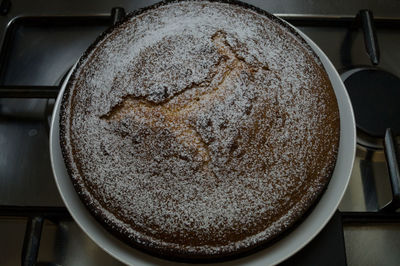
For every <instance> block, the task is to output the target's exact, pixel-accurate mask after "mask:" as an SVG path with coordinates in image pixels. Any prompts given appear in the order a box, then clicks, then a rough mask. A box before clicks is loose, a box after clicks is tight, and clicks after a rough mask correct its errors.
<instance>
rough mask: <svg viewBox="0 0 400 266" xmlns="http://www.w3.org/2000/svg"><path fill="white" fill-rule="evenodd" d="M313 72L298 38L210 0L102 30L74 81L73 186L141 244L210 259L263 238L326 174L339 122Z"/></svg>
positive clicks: (317, 189)
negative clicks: (102, 37) (208, 256)
mask: <svg viewBox="0 0 400 266" xmlns="http://www.w3.org/2000/svg"><path fill="white" fill-rule="evenodd" d="M321 69H322V70H321ZM321 71H323V68H322V65H321V64H320V63H319V59H318V58H316V57H315V56H314V54H313V53H312V52H310V51H309V49H308V48H307V47H306V46H304V43H303V42H302V40H300V39H299V37H298V36H297V35H295V34H293V33H291V32H289V31H287V29H286V28H285V27H284V26H282V25H280V24H279V23H277V22H276V21H272V20H270V19H269V18H267V17H265V16H263V15H260V14H258V13H256V12H255V11H251V10H248V9H243V8H242V7H240V6H235V5H230V4H224V3H218V2H213V3H210V2H205V1H202V2H197V1H196V2H191V1H188V2H179V3H172V4H168V5H165V6H161V7H159V8H157V9H150V10H148V11H145V12H144V13H142V14H140V15H138V16H135V17H132V18H130V19H129V20H128V21H127V22H125V23H123V24H122V25H121V26H119V27H118V28H117V30H114V31H113V32H111V33H109V34H108V35H106V37H105V38H104V39H103V40H101V41H100V42H99V43H98V44H97V45H96V47H95V48H94V49H92V50H91V51H90V53H89V54H88V55H87V56H86V58H85V60H84V61H83V62H82V63H81V65H80V67H79V68H78V70H77V72H76V78H75V80H74V81H73V82H72V83H71V90H72V91H73V98H72V99H71V100H70V102H71V106H73V113H71V114H69V112H66V113H65V114H64V115H66V114H67V115H70V120H68V121H70V124H69V130H68V132H67V133H66V134H67V135H68V136H66V137H65V139H67V141H70V142H71V143H70V145H71V146H72V147H73V148H72V149H71V150H73V152H74V153H73V163H75V164H79V168H80V170H79V171H78V170H77V166H76V165H75V166H72V167H73V168H74V170H73V171H72V172H73V173H74V174H75V175H76V176H74V175H73V176H72V177H73V178H74V179H75V180H76V182H77V183H79V184H80V185H81V186H84V187H85V189H82V190H81V191H80V192H81V193H82V194H84V197H85V198H86V199H90V201H91V202H90V203H89V205H91V206H98V208H100V209H99V210H97V212H99V213H100V212H101V215H100V216H103V217H105V222H106V223H108V224H109V225H110V226H111V227H114V228H116V230H119V231H120V232H123V233H124V234H126V235H127V237H128V238H130V239H132V240H133V241H136V242H137V243H138V244H139V245H140V244H141V243H142V244H143V243H144V244H143V245H147V246H149V245H150V246H154V247H167V248H171V249H176V250H178V249H179V250H182V249H183V250H184V251H185V252H186V253H188V254H190V253H193V254H195V253H196V252H199V253H201V254H209V255H212V254H219V253H220V252H224V253H230V252H233V251H236V250H239V249H243V248H246V247H248V246H253V245H255V244H256V243H258V242H263V241H266V240H269V239H271V238H272V237H275V236H276V235H277V233H279V232H282V231H283V230H286V229H287V228H288V227H289V226H290V225H292V224H293V222H294V221H293V217H299V216H301V215H303V213H304V212H305V211H306V210H307V209H308V208H309V206H310V205H311V203H312V202H313V201H315V200H316V198H317V197H318V195H320V193H321V191H322V189H323V188H324V187H325V185H326V183H327V182H328V181H329V178H330V176H329V175H330V174H331V172H332V169H333V166H334V162H333V164H332V160H334V158H335V156H336V152H337V141H338V128H334V127H333V126H332V124H328V125H327V124H326V123H325V122H326V120H327V119H330V120H332V121H336V122H337V121H338V113H337V106H335V104H336V102H333V104H332V102H328V101H332V99H331V98H332V95H334V94H333V92H332V88H331V86H330V85H329V84H326V76H323V77H321V76H320V75H319V73H321ZM332 106H334V107H335V108H336V109H333V108H332ZM332 110H334V111H336V113H333V114H332ZM70 152H71V151H70ZM78 175H79V176H78ZM311 176H312V177H313V179H310V177H311ZM310 201H311V203H310ZM161 235H162V237H160V236H161ZM227 236H229V237H228V238H227ZM232 239H233V240H232ZM187 243H190V244H187Z"/></svg>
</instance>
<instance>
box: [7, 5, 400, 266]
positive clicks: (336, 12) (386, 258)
mask: <svg viewBox="0 0 400 266" xmlns="http://www.w3.org/2000/svg"><path fill="white" fill-rule="evenodd" d="M11 2H12V6H11V9H10V12H9V13H8V14H7V15H5V16H2V17H0V38H1V40H2V43H3V48H2V51H1V55H0V86H14V87H13V88H18V87H15V86H22V87H23V86H49V87H48V88H49V89H50V90H51V88H53V89H54V88H55V87H53V86H58V84H60V82H61V81H62V78H63V77H64V75H65V74H66V73H67V71H68V70H69V69H70V67H71V66H72V65H73V64H74V63H75V62H76V61H77V60H78V58H79V56H80V55H81V54H82V53H83V51H84V50H85V48H86V47H88V46H89V45H90V43H91V42H92V41H93V40H94V39H95V38H96V36H98V35H99V34H100V33H101V32H102V31H104V30H105V29H106V28H107V27H109V26H110V25H111V24H110V19H109V14H110V10H111V8H112V7H115V6H121V7H124V8H125V10H126V11H127V12H129V11H132V10H134V9H137V8H140V7H144V6H146V5H150V4H152V3H154V2H156V1H135V2H133V1H122V0H121V1H116V0H112V1H85V2H82V1H77V0H73V1H48V0H47V1H46V0H40V1H11ZM247 2H249V3H250V4H253V5H255V6H258V7H260V8H262V9H265V10H267V11H269V12H271V13H275V14H277V15H280V16H282V17H283V18H285V19H287V20H288V21H289V22H291V23H293V24H294V25H295V26H297V27H298V28H299V29H300V30H302V31H303V32H304V33H305V34H306V35H308V36H309V37H310V38H311V39H312V40H313V41H314V42H315V43H317V45H319V46H320V48H321V49H322V50H323V51H324V52H325V53H326V54H327V56H328V57H329V58H330V60H331V61H332V63H333V64H334V66H335V67H336V69H337V70H338V71H339V73H343V72H345V71H346V70H348V69H349V68H353V67H354V66H371V62H370V60H369V57H368V54H367V53H366V51H365V48H364V40H363V34H362V31H361V30H360V29H352V30H350V27H351V25H352V21H353V20H354V17H355V15H356V14H357V12H358V10H360V9H363V8H368V9H370V10H372V11H373V14H374V17H375V18H376V20H375V22H376V32H377V37H378V41H379V47H380V54H381V60H380V63H379V68H382V69H385V70H386V71H389V72H391V73H393V74H394V75H396V76H398V77H400V64H399V63H398V62H400V51H399V50H398V47H399V45H400V2H399V1H395V0H391V1H385V4H384V5H383V4H378V2H379V1H350V2H347V1H344V0H340V1H335V2H332V3H326V2H322V1H289V0H283V1H276V2H274V3H269V1H268V2H264V1H247ZM6 42H9V43H8V44H7V43H6ZM360 97H362V96H360ZM53 104H54V100H53V99H51V98H50V99H32V98H31V99H15V98H0V151H1V152H0V205H1V206H6V207H7V206H8V207H10V206H11V207H12V206H22V207H26V208H28V209H29V210H30V213H31V214H32V213H33V214H34V213H35V212H36V210H37V209H38V208H39V207H52V208H53V207H54V208H59V207H61V208H62V207H63V206H64V205H63V202H62V200H61V198H60V196H59V194H58V191H57V188H56V186H55V183H54V178H53V176H52V172H51V167H50V161H49V152H48V150H49V147H48V121H49V117H50V115H51V110H52V107H53ZM399 115H400V114H399ZM357 137H358V142H359V143H361V144H359V145H357V154H356V160H355V163H354V168H353V172H352V176H351V179H350V184H349V187H348V189H347V191H346V193H345V196H344V198H343V200H342V202H341V204H340V207H339V210H340V212H341V214H337V215H339V216H340V215H341V216H342V218H341V219H342V220H343V226H344V230H343V231H344V240H345V248H346V256H347V264H349V265H376V264H385V265H399V264H400V252H398V247H399V246H400V224H399V222H400V219H398V218H397V219H386V216H385V217H383V216H382V217H383V218H382V217H381V216H379V215H378V216H379V217H381V218H379V217H378V218H376V216H373V217H375V218H371V216H367V218H366V219H365V220H363V219H362V218H359V217H360V215H358V214H359V213H361V214H362V215H364V214H365V213H367V214H368V213H376V212H377V211H378V210H379V209H380V208H382V207H383V206H384V205H385V204H387V203H388V202H389V201H390V200H391V198H392V193H391V186H390V178H389V174H388V168H387V162H386V157H385V153H384V151H383V149H382V140H379V139H378V140H377V139H371V138H369V137H366V136H365V134H363V133H362V132H358V136H357ZM22 209H23V208H22ZM23 210H26V209H23ZM354 212H357V215H353V214H354ZM10 213H11V214H12V212H10ZM17 213H18V214H17V215H2V216H0V235H1V236H3V237H1V239H2V240H0V250H3V251H4V253H3V254H7V255H6V256H0V265H15V264H18V263H19V262H20V256H21V255H20V254H21V250H22V243H23V239H24V233H25V228H26V224H27V221H28V219H27V218H26V217H25V215H21V213H23V211H18V212H17ZM346 215H347V216H346ZM352 215H353V216H352ZM17 216H18V217H19V218H16V217H17ZM67 216H68V215H67ZM356 216H357V217H358V218H354V217H356ZM394 216H396V215H394ZM346 217H347V218H346ZM363 217H364V216H363ZM371 219H375V220H374V221H371ZM339 231H340V230H339ZM41 235H42V239H41V245H40V249H39V255H38V262H53V263H57V264H61V265H70V264H73V265H75V264H80V265H97V264H100V263H102V264H107V265H118V264H119V262H118V261H116V260H115V259H113V258H112V257H110V256H109V255H108V254H106V253H105V252H104V251H102V250H101V249H100V248H99V247H98V246H97V245H96V244H94V243H93V242H92V241H91V240H90V239H89V238H88V237H87V236H86V235H85V234H84V233H83V232H82V231H81V230H80V229H79V228H78V227H77V225H76V224H75V223H74V222H73V221H72V220H70V218H66V219H62V220H61V221H60V222H57V223H53V222H50V221H49V220H46V221H45V222H44V227H43V232H42V234H41ZM365 250H369V251H370V252H365ZM299 254H301V253H299ZM303 254H306V253H303ZM296 256H297V258H298V257H299V256H298V255H296ZM302 256H304V257H306V256H307V255H302ZM331 262H332V265H334V264H333V260H331ZM336 262H337V261H336ZM287 263H289V264H290V263H294V262H293V260H292V261H290V260H289V262H287ZM337 264H338V263H335V265H337Z"/></svg>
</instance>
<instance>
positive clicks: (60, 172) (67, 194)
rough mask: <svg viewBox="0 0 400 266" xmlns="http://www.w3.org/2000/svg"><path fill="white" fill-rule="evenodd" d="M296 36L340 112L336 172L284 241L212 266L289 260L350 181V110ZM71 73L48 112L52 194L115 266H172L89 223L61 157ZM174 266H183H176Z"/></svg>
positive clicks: (339, 88)
mask: <svg viewBox="0 0 400 266" xmlns="http://www.w3.org/2000/svg"><path fill="white" fill-rule="evenodd" d="M296 30H297V29H296ZM297 31H298V32H299V33H300V35H301V36H302V37H303V38H304V39H305V40H306V41H307V42H308V43H309V45H310V46H311V47H312V48H313V49H314V51H315V53H316V54H317V55H318V56H319V58H320V59H321V61H322V63H323V65H324V67H325V69H326V71H327V73H328V75H329V78H330V80H331V82H332V85H333V88H334V90H335V94H336V97H337V100H338V104H339V111H340V143H339V153H338V159H337V162H336V167H335V170H334V172H333V176H332V179H331V181H330V183H329V185H328V188H327V190H326V191H325V193H324V194H323V196H322V197H321V199H320V200H319V202H318V203H317V205H316V206H315V208H314V209H313V210H312V212H311V213H310V214H309V215H308V216H307V217H306V219H305V220H304V221H303V222H302V223H301V224H300V225H299V226H297V227H296V228H295V229H294V230H293V231H292V232H291V233H290V234H288V235H286V236H285V237H284V238H282V239H281V240H279V241H277V242H276V243H274V244H273V245H271V246H270V247H268V248H266V249H263V250H261V251H259V252H257V253H255V254H253V255H250V256H248V257H244V258H241V259H236V260H233V261H228V262H225V263H219V264H218V265H221V266H225V265H239V264H240V265H243V264H246V265H272V264H277V263H279V262H282V261H283V260H285V259H287V258H289V257H290V256H292V255H293V254H294V253H296V252H297V251H299V250H300V249H301V248H303V247H304V246H305V245H306V244H307V243H308V242H310V241H311V240H312V239H313V238H314V237H315V236H316V235H317V234H318V233H319V232H320V231H321V230H322V228H324V226H325V225H326V223H327V222H328V221H329V220H330V218H331V217H332V215H333V213H334V212H335V210H336V209H337V207H338V205H339V203H340V200H341V199H342V196H343V194H344V192H345V190H346V187H347V184H348V182H349V179H350V173H351V170H352V167H353V162H354V155H355V145H356V143H355V141H356V130H355V122H354V114H353V109H352V107H351V103H350V99H349V96H348V94H347V92H346V89H345V87H344V85H343V82H342V81H341V79H340V77H339V74H338V73H337V72H336V70H335V68H334V66H333V65H332V63H331V62H330V61H329V59H328V57H327V56H326V55H325V54H324V53H323V52H322V51H321V49H320V48H319V47H318V46H317V45H316V44H315V43H314V42H313V41H311V40H310V39H309V38H308V37H307V36H306V35H304V34H303V33H302V32H300V31H299V30H297ZM74 68H75V67H73V68H72V69H71V71H70V73H69V74H68V76H67V78H66V79H65V81H64V84H63V85H62V87H61V90H60V93H59V95H58V98H57V101H56V104H55V107H54V111H53V118H52V121H51V129H50V157H51V164H52V168H53V173H54V177H55V180H56V184H57V187H58V190H59V192H60V194H61V197H62V199H63V201H64V203H65V205H66V207H67V209H68V210H69V212H70V213H71V215H72V217H73V218H74V220H75V221H76V223H77V224H78V225H79V226H80V227H81V229H82V230H83V231H84V232H85V233H86V234H87V235H88V236H89V237H90V238H91V239H92V240H93V241H94V242H95V243H96V244H97V245H99V246H100V247H101V248H102V249H104V250H105V251H106V252H107V253H109V254H110V255H112V256H114V257H115V258H117V259H118V260H120V261H121V262H124V263H126V264H130V265H154V264H162V265H175V264H178V263H174V262H170V261H166V260H162V259H159V258H155V257H153V256H150V255H147V254H145V253H143V252H140V251H138V250H136V249H134V248H132V247H130V246H128V245H126V244H125V243H124V242H122V241H120V240H118V239H117V238H115V237H114V236H113V235H112V234H110V233H109V232H108V231H106V230H105V229H104V228H103V227H102V226H101V225H100V224H99V223H98V222H97V221H96V220H95V218H94V217H92V215H91V214H90V213H89V212H88V210H87V209H86V207H85V206H84V205H83V203H82V202H81V200H80V199H79V197H78V195H77V193H76V192H75V189H74V187H73V185H72V183H71V180H70V177H69V176H68V173H67V170H66V167H65V164H64V160H63V157H62V154H61V148H60V137H59V117H60V114H59V113H60V104H61V99H62V95H63V92H64V89H65V86H66V84H67V81H68V79H69V77H70V75H71V73H72V71H73V69H74ZM179 265H183V264H182V263H179Z"/></svg>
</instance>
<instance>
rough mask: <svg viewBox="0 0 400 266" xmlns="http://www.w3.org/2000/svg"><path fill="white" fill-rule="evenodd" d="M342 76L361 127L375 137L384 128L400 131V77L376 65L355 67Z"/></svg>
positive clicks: (379, 135)
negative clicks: (373, 66) (372, 66)
mask: <svg viewBox="0 0 400 266" xmlns="http://www.w3.org/2000/svg"><path fill="white" fill-rule="evenodd" d="M341 77H342V80H343V82H344V84H345V86H346V89H347V91H348V93H349V96H350V99H351V103H352V105H353V108H354V114H355V118H356V124H357V127H358V128H359V129H360V130H361V131H363V132H365V133H366V134H368V135H370V136H371V137H378V138H383V137H384V136H385V131H386V129H387V128H391V129H392V131H393V132H394V133H395V134H399V133H400V104H399V99H400V78H398V77H396V76H395V75H393V74H391V73H389V72H386V71H384V70H381V69H377V68H356V69H352V70H349V71H347V72H345V73H343V74H342V75H341Z"/></svg>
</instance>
